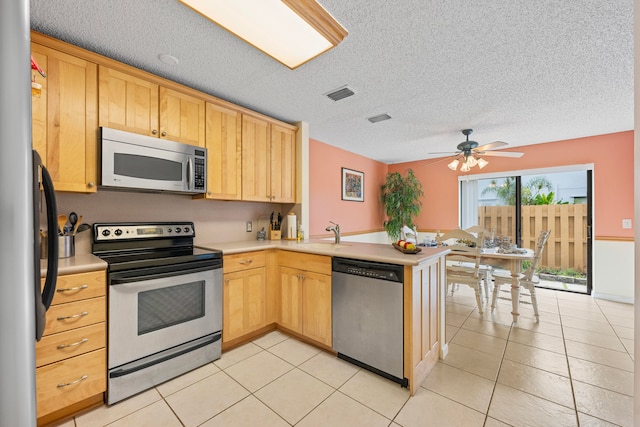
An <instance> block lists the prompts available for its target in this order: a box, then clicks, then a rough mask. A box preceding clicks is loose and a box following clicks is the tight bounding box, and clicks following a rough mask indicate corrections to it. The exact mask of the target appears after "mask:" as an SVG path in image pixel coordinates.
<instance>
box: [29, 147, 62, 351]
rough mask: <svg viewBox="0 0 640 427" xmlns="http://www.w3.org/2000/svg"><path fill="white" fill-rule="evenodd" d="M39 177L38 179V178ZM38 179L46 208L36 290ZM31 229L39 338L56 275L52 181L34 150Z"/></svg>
mask: <svg viewBox="0 0 640 427" xmlns="http://www.w3.org/2000/svg"><path fill="white" fill-rule="evenodd" d="M41 179H42V181H41ZM40 182H42V189H43V190H44V199H45V203H46V210H47V230H46V231H47V254H48V256H47V277H46V279H45V283H44V288H42V292H41V291H40V239H39V238H38V236H39V235H40V201H41V194H40ZM33 208H34V215H33V218H34V219H33V231H34V245H33V246H34V251H33V253H34V273H35V276H34V277H35V280H34V281H35V305H36V307H35V308H36V310H35V311H36V341H40V338H42V334H43V332H44V327H45V325H46V312H47V310H48V309H49V306H50V305H51V301H52V300H53V295H54V294H55V291H56V280H57V278H58V221H57V218H58V208H57V206H56V196H55V191H54V189H53V181H52V180H51V176H50V175H49V172H47V169H46V168H45V167H44V166H43V165H42V160H41V159H40V156H39V155H38V153H37V152H36V151H33Z"/></svg>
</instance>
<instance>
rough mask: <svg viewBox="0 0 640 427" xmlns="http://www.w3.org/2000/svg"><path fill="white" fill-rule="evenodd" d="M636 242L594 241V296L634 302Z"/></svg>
mask: <svg viewBox="0 0 640 427" xmlns="http://www.w3.org/2000/svg"><path fill="white" fill-rule="evenodd" d="M634 254H635V251H634V242H627V241H611V240H596V241H594V242H593V293H592V294H593V296H594V297H595V298H601V299H608V300H612V301H618V302H626V303H633V302H634V285H633V284H634V271H635V270H634V265H633V263H634Z"/></svg>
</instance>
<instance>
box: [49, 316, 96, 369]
mask: <svg viewBox="0 0 640 427" xmlns="http://www.w3.org/2000/svg"><path fill="white" fill-rule="evenodd" d="M105 336H106V323H104V322H102V323H96V324H95V325H90V326H85V327H84V328H77V329H72V330H70V331H66V332H60V333H59V334H53V335H47V336H44V337H42V339H41V340H40V341H38V342H37V343H36V367H40V366H44V365H48V364H50V363H54V362H59V361H61V360H64V359H67V358H69V357H73V356H78V355H80V354H84V353H88V352H90V351H94V350H97V349H99V348H103V347H104V346H105V344H106V339H105Z"/></svg>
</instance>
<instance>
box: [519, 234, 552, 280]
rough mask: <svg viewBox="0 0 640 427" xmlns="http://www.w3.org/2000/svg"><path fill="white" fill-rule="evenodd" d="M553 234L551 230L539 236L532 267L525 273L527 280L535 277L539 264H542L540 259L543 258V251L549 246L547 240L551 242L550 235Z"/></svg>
mask: <svg viewBox="0 0 640 427" xmlns="http://www.w3.org/2000/svg"><path fill="white" fill-rule="evenodd" d="M550 234H551V230H547V231H544V230H543V231H541V232H540V234H539V235H538V242H537V243H536V249H535V251H534V253H533V259H532V260H531V265H530V266H529V268H528V269H527V271H525V272H524V279H525V280H532V278H533V275H534V274H535V271H536V268H537V267H538V263H539V262H540V258H541V257H542V251H544V247H545V245H546V244H547V240H549V235H550Z"/></svg>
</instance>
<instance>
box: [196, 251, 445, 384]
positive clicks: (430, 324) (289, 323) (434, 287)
mask: <svg viewBox="0 0 640 427" xmlns="http://www.w3.org/2000/svg"><path fill="white" fill-rule="evenodd" d="M197 246H199V247H202V248H205V249H220V250H222V251H223V254H224V267H223V268H224V273H225V274H224V320H223V351H224V350H225V349H229V348H231V347H235V346H237V345H240V344H242V343H244V342H247V341H248V340H250V339H253V338H254V337H256V336H258V335H262V334H264V333H266V332H268V331H270V330H273V329H274V328H278V329H281V330H284V331H285V332H287V333H290V334H292V335H294V336H296V337H297V338H300V339H303V340H305V341H307V342H309V343H312V344H314V345H316V346H318V347H320V348H323V349H325V350H327V351H333V350H332V345H331V259H332V257H341V258H349V259H356V260H365V261H375V262H382V263H388V264H395V265H400V266H402V267H403V271H404V281H403V325H404V329H403V330H404V337H403V341H404V376H405V378H406V379H408V382H409V384H408V387H409V391H410V393H411V395H413V394H414V393H415V392H416V391H417V390H418V388H419V386H420V384H422V382H423V381H424V379H425V378H426V377H427V375H428V374H429V372H430V371H431V369H432V368H433V366H434V365H435V363H436V362H437V361H438V359H439V358H444V357H445V356H446V354H447V344H446V341H445V320H444V313H445V310H444V307H445V302H444V300H445V294H446V292H445V288H444V283H445V281H444V275H445V270H444V266H445V263H444V257H445V255H446V253H447V252H448V251H447V250H446V249H440V248H421V249H422V251H421V252H420V253H418V254H404V253H401V252H399V251H398V250H396V249H394V248H393V246H391V245H382V244H372V243H358V242H343V243H340V244H333V243H331V242H330V241H326V240H313V241H305V242H296V241H288V240H282V241H280V240H273V241H271V240H267V241H243V242H227V243H205V244H198V245H197Z"/></svg>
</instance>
